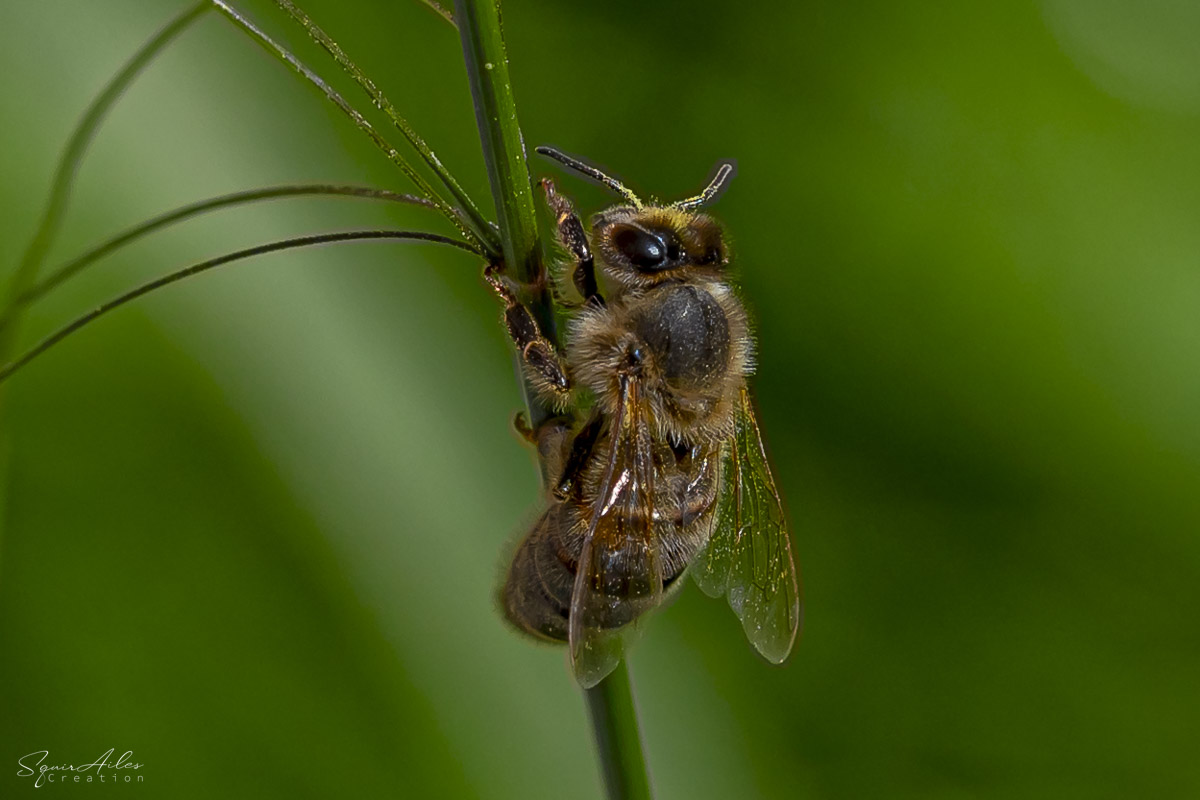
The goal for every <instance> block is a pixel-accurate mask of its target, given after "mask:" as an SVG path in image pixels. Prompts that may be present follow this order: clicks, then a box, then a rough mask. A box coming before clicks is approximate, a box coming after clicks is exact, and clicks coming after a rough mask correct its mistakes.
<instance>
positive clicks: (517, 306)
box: [483, 267, 571, 409]
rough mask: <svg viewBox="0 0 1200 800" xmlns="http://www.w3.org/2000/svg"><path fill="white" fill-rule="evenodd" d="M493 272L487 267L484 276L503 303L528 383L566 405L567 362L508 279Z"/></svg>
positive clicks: (550, 399)
mask: <svg viewBox="0 0 1200 800" xmlns="http://www.w3.org/2000/svg"><path fill="white" fill-rule="evenodd" d="M496 273H497V270H496V269H493V268H492V267H489V268H488V269H487V270H486V271H485V272H484V274H483V278H484V280H486V281H487V282H488V284H489V285H490V286H491V287H492V291H494V292H495V293H496V296H497V297H499V298H500V302H502V303H504V327H505V328H507V329H508V335H509V337H510V338H511V339H512V340H513V344H515V345H516V346H517V352H518V353H520V355H521V363H522V364H523V365H524V367H525V374H526V376H527V377H528V378H529V383H530V384H531V385H532V386H533V387H534V389H536V390H537V393H538V396H539V397H541V398H542V399H543V400H545V401H546V402H547V403H548V404H549V405H551V406H553V407H554V408H557V409H563V408H565V407H566V406H567V404H568V402H569V400H570V399H571V379H570V377H569V376H568V375H567V367H566V363H565V362H564V361H563V359H562V356H560V355H559V353H558V350H556V349H555V347H554V344H553V343H552V342H551V341H550V340H549V339H547V338H546V337H545V336H543V335H542V331H541V328H539V327H538V324H537V320H536V319H534V316H533V313H532V312H530V310H529V308H528V307H526V306H525V304H524V303H522V302H521V301H520V300H518V299H517V296H516V293H515V292H514V291H513V290H512V288H511V287H510V286H509V284H508V282H507V281H505V280H504V279H503V278H502V277H501V276H499V275H497V274H496Z"/></svg>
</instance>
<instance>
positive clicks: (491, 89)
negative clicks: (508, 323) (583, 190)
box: [454, 0, 555, 428]
mask: <svg viewBox="0 0 1200 800" xmlns="http://www.w3.org/2000/svg"><path fill="white" fill-rule="evenodd" d="M454 18H455V21H456V22H457V23H458V31H459V36H460V38H461V39H462V46H463V56H464V57H465V59H466V62H467V75H468V77H469V78H470V81H471V94H472V95H473V97H474V99H475V119H476V120H477V121H478V123H479V138H480V140H481V141H482V143H483V157H484V160H485V161H486V162H487V171H488V181H489V182H490V184H491V188H492V197H493V199H494V200H495V203H496V215H497V217H498V218H499V223H500V236H501V238H502V240H503V250H504V268H505V271H506V273H507V274H508V276H509V277H510V278H512V279H514V280H516V281H518V282H519V283H521V284H524V286H525V288H526V295H527V296H526V298H525V300H526V302H527V303H528V304H529V307H530V309H531V310H532V311H533V314H534V316H535V317H536V318H537V320H538V324H539V325H541V328H542V333H543V334H545V335H546V337H547V338H548V339H550V340H551V341H554V339H555V326H554V307H553V301H552V299H551V297H550V290H549V287H548V285H547V283H546V272H545V269H544V268H543V265H542V248H541V244H540V240H539V239H538V226H537V212H536V209H535V207H534V202H533V185H532V183H531V182H530V179H529V166H528V164H526V163H525V146H524V143H523V141H522V139H521V127H520V124H519V123H518V122H517V106H516V103H515V101H514V100H513V92H512V82H511V81H510V79H509V76H508V55H507V53H506V52H505V49H504V37H503V34H502V31H501V27H500V8H499V6H498V5H497V4H496V3H494V2H489V0H483V2H478V0H456V2H455V4H454ZM518 372H520V370H519V369H518ZM522 387H523V389H524V393H525V403H526V406H527V407H528V410H529V421H530V423H531V424H532V425H533V426H534V427H535V428H536V427H537V425H539V424H540V423H541V422H542V421H543V420H545V419H546V418H547V417H549V416H550V410H549V409H547V408H546V407H545V406H544V405H542V404H541V403H540V402H539V401H538V398H537V395H536V393H535V392H534V391H533V390H532V388H531V387H530V386H529V385H528V384H527V383H526V382H525V381H524V380H522Z"/></svg>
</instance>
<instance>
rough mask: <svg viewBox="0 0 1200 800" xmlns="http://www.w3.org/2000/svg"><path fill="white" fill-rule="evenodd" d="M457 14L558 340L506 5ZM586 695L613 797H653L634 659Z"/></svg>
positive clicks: (533, 418) (517, 269)
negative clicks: (632, 675) (507, 40)
mask: <svg viewBox="0 0 1200 800" xmlns="http://www.w3.org/2000/svg"><path fill="white" fill-rule="evenodd" d="M454 19H455V21H456V22H457V23H458V31H459V36H460V37H461V39H462V46H463V55H464V57H465V58H466V63H467V75H468V77H469V79H470V82H471V93H472V95H473V96H474V99H475V118H476V120H477V121H478V123H479V137H480V139H481V141H482V143H483V155H484V159H485V161H486V162H487V169H488V180H489V182H490V184H491V189H492V197H493V199H494V200H495V203H496V212H497V215H498V216H499V221H500V234H501V237H502V239H503V247H504V266H505V271H506V272H507V274H508V275H509V277H511V278H513V279H515V280H516V281H518V282H520V283H522V284H524V286H525V288H526V295H527V296H526V298H525V300H526V302H527V303H528V304H529V307H530V309H531V310H532V311H533V314H534V316H535V317H536V318H537V320H538V324H539V325H540V326H541V328H542V332H543V334H544V335H546V337H547V338H549V339H551V341H553V340H554V339H555V328H554V306H553V300H552V297H551V295H550V291H549V287H548V286H547V283H546V273H545V270H544V268H543V265H542V248H541V242H540V240H539V238H538V226H537V213H536V209H535V208H534V201H533V186H532V184H531V182H530V178H529V166H528V164H526V162H525V145H524V140H523V139H522V137H521V128H520V125H519V123H518V121H517V109H516V103H515V102H514V100H513V92H512V82H511V80H510V79H509V74H508V55H507V53H506V52H505V48H504V37H503V30H502V27H501V23H500V8H499V5H498V4H497V3H496V2H493V0H455V3H454ZM517 374H518V376H519V377H520V380H521V385H522V387H523V390H524V394H525V402H526V408H527V409H528V412H529V421H530V422H531V423H532V424H533V425H534V426H535V428H536V426H537V425H538V424H539V423H541V422H542V421H543V420H545V419H546V418H547V417H548V416H549V415H550V413H551V412H550V409H547V408H546V407H545V406H544V405H542V404H541V403H540V402H539V401H538V398H537V394H536V392H534V391H533V389H532V388H531V387H530V386H529V384H528V381H526V380H525V379H524V372H523V370H522V369H521V368H520V364H518V365H517ZM542 477H543V480H544V479H545V477H546V476H545V474H544V469H543V476H542ZM585 696H586V698H587V704H588V712H589V715H590V716H591V719H592V727H593V730H594V733H595V739H596V753H597V759H598V760H599V762H600V767H601V771H602V773H603V775H604V782H605V785H606V787H607V789H608V796H609V797H610V798H611V800H645V799H646V798H649V797H650V796H651V795H650V779H649V776H648V774H647V771H646V759H645V757H644V756H643V755H642V740H641V734H640V732H639V730H638V723H637V711H636V710H635V708H634V705H633V693H632V690H631V687H630V682H629V672H628V667H627V666H626V665H625V664H624V663H622V664H620V665H618V666H617V668H616V669H615V670H613V672H612V673H611V674H610V675H609V676H608V677H607V678H605V679H604V680H602V681H601V682H600V683H599V684H597V685H596V686H595V687H593V688H592V689H588V690H586V691H585Z"/></svg>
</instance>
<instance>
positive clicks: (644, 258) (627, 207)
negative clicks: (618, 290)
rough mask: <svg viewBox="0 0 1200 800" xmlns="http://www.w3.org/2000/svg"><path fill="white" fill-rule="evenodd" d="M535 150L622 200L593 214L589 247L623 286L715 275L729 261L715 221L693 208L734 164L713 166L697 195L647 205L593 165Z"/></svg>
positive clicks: (717, 188)
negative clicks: (665, 203) (707, 179)
mask: <svg viewBox="0 0 1200 800" xmlns="http://www.w3.org/2000/svg"><path fill="white" fill-rule="evenodd" d="M537 152H539V153H541V154H542V155H545V156H549V157H550V158H553V159H554V160H556V161H558V162H560V163H562V164H564V165H566V166H568V167H570V168H571V169H573V170H575V171H576V172H579V173H582V174H583V175H586V176H588V177H590V178H592V179H594V180H597V181H599V182H600V183H603V184H604V185H605V186H607V187H609V188H610V189H612V190H614V191H615V192H617V193H618V194H620V195H621V196H622V197H624V198H625V200H626V203H624V204H622V205H618V206H614V207H612V208H609V209H607V210H605V211H602V212H600V213H599V214H596V215H595V216H594V217H592V245H593V247H594V248H595V249H596V251H597V252H598V254H599V256H600V260H601V262H602V266H603V268H604V270H605V273H606V274H607V275H608V277H610V278H612V279H613V280H615V281H616V282H618V283H620V284H622V285H624V286H628V287H638V286H641V287H647V286H653V285H654V284H657V283H661V282H663V281H667V280H672V279H676V278H680V277H683V276H684V275H686V274H695V273H696V272H698V271H707V272H710V273H713V274H714V275H715V274H716V273H717V272H719V271H720V270H721V269H722V268H723V267H724V266H725V265H726V264H727V263H728V262H729V254H728V251H727V249H726V246H725V237H724V233H723V232H722V230H721V226H720V225H719V224H717V222H716V220H714V219H713V218H712V217H710V216H708V215H707V214H703V213H700V212H699V211H698V210H697V209H699V208H700V207H701V206H704V205H707V204H709V203H711V202H713V201H714V200H716V199H717V197H719V196H720V194H721V192H722V191H724V189H725V187H726V186H727V185H728V183H729V179H730V178H732V177H733V175H734V171H735V167H734V164H733V162H731V161H726V162H722V163H721V164H720V165H718V167H717V170H716V173H715V174H714V175H713V177H712V179H711V180H710V181H709V183H708V186H707V187H705V189H704V191H703V192H701V193H700V194H698V195H696V196H694V197H689V198H687V199H685V200H680V201H678V202H675V203H671V204H669V205H659V204H647V203H644V202H642V200H641V199H640V198H639V197H638V196H637V195H636V194H634V193H633V192H632V191H631V190H630V189H629V188H627V187H626V186H625V185H624V184H622V183H620V182H619V181H617V180H616V179H615V178H612V177H610V176H609V175H606V174H605V173H603V172H601V171H600V170H598V169H596V168H595V167H593V166H591V165H589V164H584V163H583V162H581V161H579V160H578V159H575V158H572V157H570V156H568V155H565V154H563V153H560V152H559V151H557V150H555V149H553V148H550V147H539V148H537Z"/></svg>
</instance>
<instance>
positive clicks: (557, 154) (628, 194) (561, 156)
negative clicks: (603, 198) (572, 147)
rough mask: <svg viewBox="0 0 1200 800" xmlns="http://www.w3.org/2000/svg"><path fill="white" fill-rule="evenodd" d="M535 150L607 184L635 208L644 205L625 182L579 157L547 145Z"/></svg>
mask: <svg viewBox="0 0 1200 800" xmlns="http://www.w3.org/2000/svg"><path fill="white" fill-rule="evenodd" d="M534 151H535V152H537V153H539V154H540V155H543V156H546V157H547V158H552V159H554V160H555V161H557V162H558V163H560V164H562V165H563V166H565V167H569V168H570V169H573V170H575V171H576V172H578V173H580V174H581V175H586V176H587V177H589V178H591V179H592V180H595V181H599V182H600V183H603V184H604V185H605V186H607V187H608V188H610V189H612V190H613V191H614V192H616V193H617V194H619V195H621V196H622V197H624V198H625V199H626V200H628V201H629V203H630V205H632V206H633V207H634V208H641V207H642V205H643V203H642V200H641V198H640V197H638V196H637V195H636V194H634V193H633V190H632V189H630V188H629V187H628V186H626V185H625V184H623V183H621V182H620V181H619V180H617V179H616V178H613V177H611V176H609V175H606V174H605V173H603V172H601V171H600V170H598V169H596V168H595V167H593V166H592V165H591V164H585V163H583V162H582V161H580V160H579V159H577V158H572V157H571V156H569V155H567V154H566V153H564V152H562V151H561V150H556V149H554V148H553V147H545V146H542V147H536V148H534Z"/></svg>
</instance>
